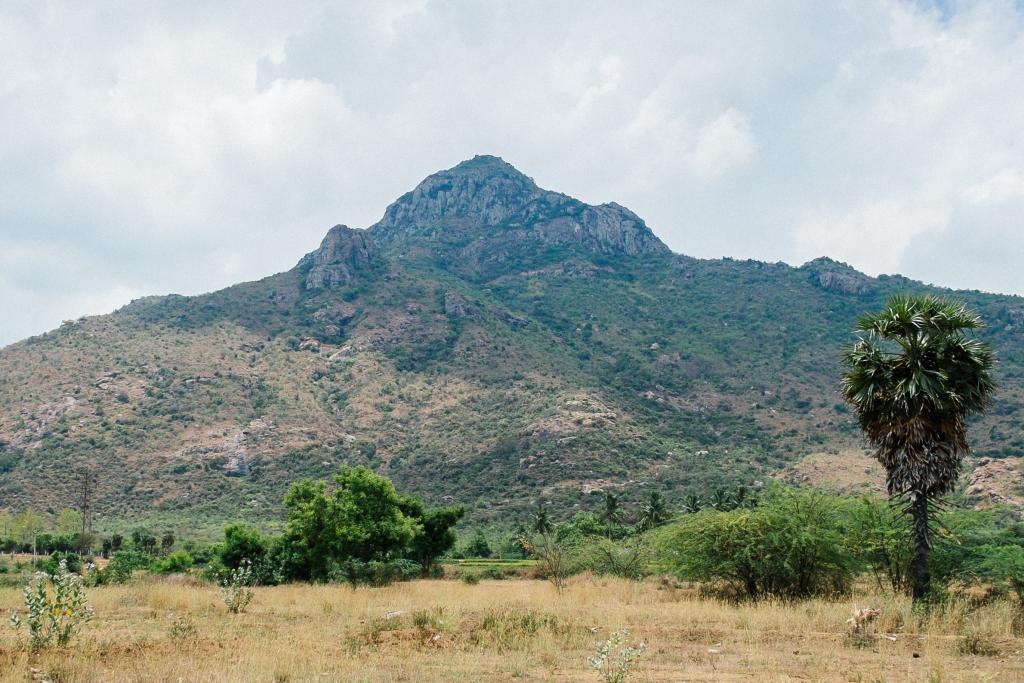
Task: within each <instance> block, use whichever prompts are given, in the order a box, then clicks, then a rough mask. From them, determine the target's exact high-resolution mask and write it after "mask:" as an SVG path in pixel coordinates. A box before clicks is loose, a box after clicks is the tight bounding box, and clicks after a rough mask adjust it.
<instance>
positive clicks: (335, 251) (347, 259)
mask: <svg viewBox="0 0 1024 683" xmlns="http://www.w3.org/2000/svg"><path fill="white" fill-rule="evenodd" d="M377 255H378V250H377V247H376V245H375V244H374V243H373V240H371V239H370V238H369V237H368V236H367V234H366V231H364V230H353V229H352V228H349V227H348V226H345V225H335V226H334V227H333V228H331V229H330V231H329V232H328V233H327V236H326V237H324V240H323V242H321V243H320V248H319V249H317V250H316V251H314V252H313V253H312V254H309V255H307V256H306V257H305V258H304V259H302V261H301V262H300V263H299V267H300V268H301V267H308V268H309V273H308V274H307V275H306V289H323V288H324V287H335V286H337V285H347V284H349V283H351V282H352V280H353V279H355V276H356V273H358V272H359V271H360V270H364V269H365V268H367V267H368V266H369V265H370V263H371V262H372V261H373V260H374V259H376V258H377Z"/></svg>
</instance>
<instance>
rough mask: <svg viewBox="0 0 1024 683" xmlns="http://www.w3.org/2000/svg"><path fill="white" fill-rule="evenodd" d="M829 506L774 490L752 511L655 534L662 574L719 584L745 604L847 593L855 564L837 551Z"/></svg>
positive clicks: (835, 514) (704, 516)
mask: <svg viewBox="0 0 1024 683" xmlns="http://www.w3.org/2000/svg"><path fill="white" fill-rule="evenodd" d="M842 533H843V515H842V510H841V507H840V506H839V505H838V504H837V502H836V501H835V500H834V499H832V498H830V497H828V496H825V495H823V494H819V493H815V492H812V491H800V490H787V489H780V490H777V491H774V492H773V493H772V494H771V495H770V496H769V497H768V499H767V500H766V501H764V502H763V503H762V504H761V505H759V506H758V507H756V508H752V509H736V510H730V511H720V510H710V509H709V510H704V511H702V512H698V513H695V514H691V515H685V516H684V517H682V518H681V519H680V520H679V521H678V522H676V523H674V524H671V525H668V526H666V527H663V531H660V532H658V540H659V543H660V544H661V546H662V552H661V553H660V555H661V558H662V562H663V563H664V565H665V566H664V568H665V569H667V570H669V571H672V572H674V573H676V574H679V575H680V576H682V577H684V578H687V579H692V580H698V581H721V582H724V583H725V584H727V585H728V586H729V587H730V588H731V590H733V591H735V592H736V593H738V594H740V595H745V596H746V597H750V598H760V597H764V596H771V595H774V596H779V597H790V598H803V597H807V596H811V595H821V594H829V593H833V592H837V591H844V590H846V589H847V588H848V586H849V584H850V582H851V581H852V578H853V575H854V569H855V568H856V567H855V564H854V562H853V560H852V558H851V557H850V556H849V554H848V553H846V552H844V549H843V547H842Z"/></svg>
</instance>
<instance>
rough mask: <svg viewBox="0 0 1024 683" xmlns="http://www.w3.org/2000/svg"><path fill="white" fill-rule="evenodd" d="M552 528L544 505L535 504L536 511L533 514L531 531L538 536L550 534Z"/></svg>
mask: <svg viewBox="0 0 1024 683" xmlns="http://www.w3.org/2000/svg"><path fill="white" fill-rule="evenodd" d="M552 528H553V526H552V524H551V519H550V518H549V517H548V510H547V508H546V507H544V503H540V502H538V503H537V509H536V510H535V511H534V513H533V530H534V531H536V532H537V533H538V534H550V533H551V530H552Z"/></svg>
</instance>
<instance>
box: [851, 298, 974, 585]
mask: <svg viewBox="0 0 1024 683" xmlns="http://www.w3.org/2000/svg"><path fill="white" fill-rule="evenodd" d="M981 325H982V322H981V319H980V318H978V317H977V316H976V315H974V314H973V313H971V312H969V311H968V310H967V309H966V308H965V307H964V306H963V305H962V304H959V303H954V302H950V301H944V300H941V299H938V298H936V297H934V296H895V297H893V298H891V299H890V300H889V302H888V304H887V305H886V307H885V309H884V310H882V311H881V312H879V313H876V314H869V315H865V316H864V317H862V318H861V319H860V320H859V321H858V323H857V327H856V331H857V333H858V335H859V339H858V340H857V342H856V343H854V344H853V345H852V346H851V347H850V348H848V349H847V350H846V351H845V352H844V355H843V361H844V363H845V365H846V368H847V370H846V373H845V375H844V376H843V381H842V392H843V397H844V398H845V399H846V401H847V402H849V403H850V404H851V406H852V407H853V409H854V411H855V412H856V414H857V417H858V420H859V422H860V427H861V429H862V430H863V432H864V434H865V436H866V437H867V440H868V442H869V443H870V444H871V445H872V446H874V447H875V449H876V450H875V456H876V457H877V458H878V460H879V462H880V463H881V464H882V466H883V467H884V468H885V472H886V485H887V487H888V490H889V494H890V495H891V496H897V497H900V498H901V499H904V500H905V501H906V512H907V513H909V515H910V516H911V519H912V527H911V537H912V540H913V544H914V555H913V557H912V558H911V562H910V581H911V586H912V592H913V597H914V599H915V600H921V599H923V598H925V597H926V596H927V595H928V593H929V590H930V588H931V573H930V571H929V567H928V554H929V551H930V549H931V536H930V519H931V513H932V508H933V505H934V503H935V501H937V500H938V499H939V498H941V497H942V496H944V495H946V494H948V493H950V492H951V491H952V490H953V488H954V486H955V485H956V482H957V476H958V474H959V471H960V465H961V462H962V461H963V458H964V456H965V455H966V454H967V453H968V452H969V446H968V443H967V418H968V417H969V416H970V415H971V414H973V413H978V412H981V411H982V410H984V408H985V406H986V405H987V404H988V401H989V397H990V394H991V393H992V390H993V388H994V382H993V379H992V366H993V363H994V358H993V354H992V351H991V349H990V348H989V347H988V346H987V345H986V344H984V343H982V342H980V341H977V340H975V339H970V338H968V336H967V333H968V332H970V331H972V330H976V329H978V328H980V327H981Z"/></svg>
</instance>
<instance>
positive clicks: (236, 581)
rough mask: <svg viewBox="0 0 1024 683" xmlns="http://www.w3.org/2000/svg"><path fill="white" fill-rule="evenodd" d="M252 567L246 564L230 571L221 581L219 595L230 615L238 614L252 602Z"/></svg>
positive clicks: (253, 592) (253, 593)
mask: <svg viewBox="0 0 1024 683" xmlns="http://www.w3.org/2000/svg"><path fill="white" fill-rule="evenodd" d="M252 584H253V575H252V567H251V566H250V565H249V564H248V563H243V564H242V566H240V567H237V568H235V569H232V570H231V572H230V573H229V574H228V575H227V576H226V577H225V578H224V579H223V580H222V581H221V584H220V594H221V597H223V598H224V604H225V605H226V606H227V608H228V611H229V612H231V613H232V614H240V613H241V612H244V611H245V608H246V607H248V606H249V603H250V602H252V599H253V596H254V595H255V591H253V589H252Z"/></svg>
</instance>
